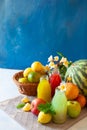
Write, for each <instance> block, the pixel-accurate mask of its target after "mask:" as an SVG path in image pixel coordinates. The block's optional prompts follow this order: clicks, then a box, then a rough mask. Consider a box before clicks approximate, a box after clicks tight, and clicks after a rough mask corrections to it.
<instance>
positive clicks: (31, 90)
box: [13, 71, 38, 96]
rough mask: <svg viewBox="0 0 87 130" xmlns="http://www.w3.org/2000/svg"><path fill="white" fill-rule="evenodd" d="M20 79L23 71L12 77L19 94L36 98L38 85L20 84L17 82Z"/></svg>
mask: <svg viewBox="0 0 87 130" xmlns="http://www.w3.org/2000/svg"><path fill="white" fill-rule="evenodd" d="M22 77H23V71H20V72H18V73H15V74H14V75H13V81H14V82H15V84H16V85H17V87H18V90H19V92H20V93H21V94H24V95H27V96H36V95H37V86H38V83H20V82H18V79H19V78H22Z"/></svg>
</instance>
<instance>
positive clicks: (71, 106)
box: [67, 101, 81, 118]
mask: <svg viewBox="0 0 87 130" xmlns="http://www.w3.org/2000/svg"><path fill="white" fill-rule="evenodd" d="M80 112H81V106H80V104H79V102H77V101H67V114H68V115H69V116H70V117H72V118H76V117H78V116H79V115H80Z"/></svg>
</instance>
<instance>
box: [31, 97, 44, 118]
mask: <svg viewBox="0 0 87 130" xmlns="http://www.w3.org/2000/svg"><path fill="white" fill-rule="evenodd" d="M45 103H46V102H45V101H44V100H43V99H41V98H35V99H34V100H32V102H31V112H32V113H33V114H35V115H36V116H38V114H39V112H40V111H39V110H38V106H39V104H45Z"/></svg>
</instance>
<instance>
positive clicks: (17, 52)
mask: <svg viewBox="0 0 87 130" xmlns="http://www.w3.org/2000/svg"><path fill="white" fill-rule="evenodd" d="M57 51H58V52H62V53H63V54H64V55H65V56H66V57H68V59H69V60H72V61H75V60H78V59H82V58H86V59H87V52H86V51H87V0H0V67H2V68H14V69H24V68H26V67H28V66H30V65H31V63H32V62H33V61H35V60H38V61H40V62H42V63H43V64H44V65H45V64H46V63H47V59H48V57H49V56H50V55H51V54H52V55H53V56H55V55H57V53H56V52H57Z"/></svg>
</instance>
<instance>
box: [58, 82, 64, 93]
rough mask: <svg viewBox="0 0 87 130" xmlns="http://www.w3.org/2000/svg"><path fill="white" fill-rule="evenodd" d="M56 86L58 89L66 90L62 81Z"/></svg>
mask: <svg viewBox="0 0 87 130" xmlns="http://www.w3.org/2000/svg"><path fill="white" fill-rule="evenodd" d="M58 88H59V89H60V91H64V92H65V91H66V87H65V84H64V83H61V84H60V86H58Z"/></svg>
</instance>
